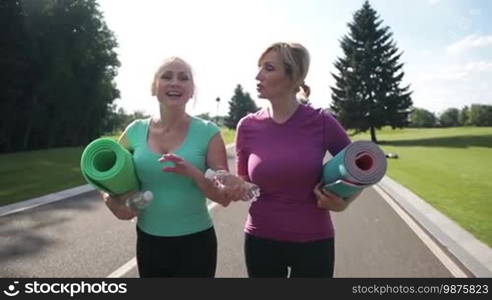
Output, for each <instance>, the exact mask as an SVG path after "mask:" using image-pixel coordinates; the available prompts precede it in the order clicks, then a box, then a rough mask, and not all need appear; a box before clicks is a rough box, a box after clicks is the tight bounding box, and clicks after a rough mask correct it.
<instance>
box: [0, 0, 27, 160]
mask: <svg viewBox="0 0 492 300" xmlns="http://www.w3.org/2000/svg"><path fill="white" fill-rule="evenodd" d="M24 17H25V16H24V13H23V10H22V3H21V2H20V1H18V0H12V1H0V28H1V30H2V37H1V39H0V70H1V71H0V87H1V88H0V99H1V101H0V112H2V115H1V118H0V152H10V151H14V150H15V149H18V148H21V145H22V141H21V139H19V136H20V134H21V132H22V131H23V130H24V127H25V122H22V120H25V118H26V115H25V111H26V108H27V102H28V93H27V90H28V84H27V82H26V80H25V77H26V74H27V72H28V69H29V65H30V61H29V47H28V43H27V34H26V31H25V28H24Z"/></svg>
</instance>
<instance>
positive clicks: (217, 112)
mask: <svg viewBox="0 0 492 300" xmlns="http://www.w3.org/2000/svg"><path fill="white" fill-rule="evenodd" d="M215 101H216V102H217V110H216V112H215V123H217V125H218V123H219V105H220V98H219V97H217V99H215Z"/></svg>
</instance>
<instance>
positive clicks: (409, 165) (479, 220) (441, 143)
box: [352, 127, 492, 246]
mask: <svg viewBox="0 0 492 300" xmlns="http://www.w3.org/2000/svg"><path fill="white" fill-rule="evenodd" d="M376 137H377V139H378V141H379V142H380V146H381V147H382V148H383V150H384V151H385V152H386V153H388V152H394V153H397V154H398V156H399V158H398V159H389V160H388V176H390V177H391V178H393V179H394V180H396V181H397V182H399V183H400V184H402V185H404V186H406V187H407V188H409V189H410V190H412V191H413V192H414V193H415V194H417V195H419V196H420V197H421V198H423V199H425V200H426V201H427V202H428V203H430V204H431V205H432V206H434V207H435V208H437V209H438V210H439V211H441V212H442V213H444V214H445V215H447V216H448V217H450V218H451V219H453V220H454V221H456V222H457V223H458V224H460V225H461V226H462V227H463V228H465V229H466V230H468V231H469V232H470V233H472V234H473V235H475V236H476V237H477V238H478V239H480V240H482V241H483V242H485V243H486V244H488V245H489V246H492V196H491V193H492V127H482V128H479V127H465V128H445V129H403V130H391V129H383V130H381V131H378V132H377V134H376ZM352 138H353V140H359V139H364V140H370V135H369V134H359V135H356V136H354V137H352Z"/></svg>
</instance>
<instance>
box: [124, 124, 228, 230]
mask: <svg viewBox="0 0 492 300" xmlns="http://www.w3.org/2000/svg"><path fill="white" fill-rule="evenodd" d="M149 125H150V118H149V119H144V120H135V121H133V122H132V123H131V124H130V125H128V127H127V128H126V129H125V132H123V134H122V136H121V137H120V143H121V144H122V145H123V146H124V147H125V148H127V149H128V150H129V151H130V152H131V153H132V154H133V163H134V165H135V170H136V173H137V177H138V178H139V180H140V190H141V191H151V192H152V193H154V200H153V201H152V202H151V204H150V205H149V206H148V207H147V208H145V209H144V210H142V211H141V212H140V213H139V215H138V223H137V225H138V227H139V228H140V229H141V230H143V231H144V232H146V233H148V234H152V235H156V236H180V235H186V234H192V233H195V232H199V231H203V230H206V229H208V228H210V227H212V220H211V218H210V215H209V213H208V210H207V204H206V199H205V195H204V194H203V192H202V191H201V190H200V189H199V188H198V186H197V185H196V184H195V182H194V181H193V180H192V179H191V178H189V177H185V176H182V175H179V174H176V173H173V172H163V171H162V168H164V167H166V166H173V165H174V164H173V163H171V162H165V163H161V162H159V161H158V159H159V158H160V157H161V156H162V154H161V153H155V152H153V151H152V150H151V149H150V148H149V146H148V142H147V139H148V132H149ZM218 132H219V128H218V127H217V125H215V124H214V123H212V122H209V121H205V120H202V119H199V118H195V117H191V121H190V124H189V127H188V133H187V135H186V137H185V139H184V141H183V143H182V144H181V146H179V148H178V149H176V150H175V151H174V152H173V153H175V154H176V155H179V156H180V157H182V158H184V159H185V160H186V161H188V162H190V163H191V164H193V165H194V166H195V167H197V168H198V169H200V170H201V171H205V169H206V158H207V149H208V144H209V142H210V139H211V138H212V137H213V136H215V135H216V134H217V133H218Z"/></svg>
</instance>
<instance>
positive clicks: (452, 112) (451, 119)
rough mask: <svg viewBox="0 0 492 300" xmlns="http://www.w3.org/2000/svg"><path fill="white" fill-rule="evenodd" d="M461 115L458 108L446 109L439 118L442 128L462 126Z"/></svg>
mask: <svg viewBox="0 0 492 300" xmlns="http://www.w3.org/2000/svg"><path fill="white" fill-rule="evenodd" d="M459 115H460V111H459V110H458V109H457V108H448V109H446V110H445V111H444V112H443V113H442V114H441V116H440V117H439V121H440V123H441V126H443V127H454V126H459V125H460V122H459Z"/></svg>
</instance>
